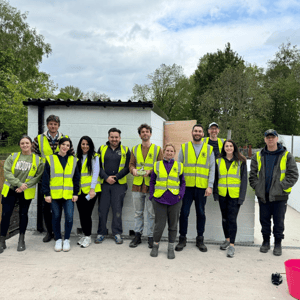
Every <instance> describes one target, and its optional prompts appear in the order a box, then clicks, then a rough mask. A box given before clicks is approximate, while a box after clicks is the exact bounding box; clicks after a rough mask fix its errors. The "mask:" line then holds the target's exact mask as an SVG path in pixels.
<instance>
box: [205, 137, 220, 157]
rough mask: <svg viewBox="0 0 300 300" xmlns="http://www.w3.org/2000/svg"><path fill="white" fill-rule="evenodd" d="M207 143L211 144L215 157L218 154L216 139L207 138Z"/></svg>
mask: <svg viewBox="0 0 300 300" xmlns="http://www.w3.org/2000/svg"><path fill="white" fill-rule="evenodd" d="M208 145H211V146H212V147H213V148H214V154H215V158H216V159H217V158H218V156H219V154H220V151H219V144H218V141H212V140H211V139H209V141H208Z"/></svg>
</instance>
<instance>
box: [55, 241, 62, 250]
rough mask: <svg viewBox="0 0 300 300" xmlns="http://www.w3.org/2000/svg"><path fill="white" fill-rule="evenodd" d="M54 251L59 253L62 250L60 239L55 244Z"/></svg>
mask: <svg viewBox="0 0 300 300" xmlns="http://www.w3.org/2000/svg"><path fill="white" fill-rule="evenodd" d="M54 250H55V251H56V252H60V251H61V250H62V239H59V240H57V241H56V242H55V246H54Z"/></svg>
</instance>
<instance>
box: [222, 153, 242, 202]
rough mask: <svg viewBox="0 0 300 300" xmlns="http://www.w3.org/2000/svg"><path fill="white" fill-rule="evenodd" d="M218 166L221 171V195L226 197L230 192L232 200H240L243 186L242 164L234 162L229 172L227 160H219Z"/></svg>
mask: <svg viewBox="0 0 300 300" xmlns="http://www.w3.org/2000/svg"><path fill="white" fill-rule="evenodd" d="M217 166H218V171H219V181H218V192H219V195H220V196H222V197H226V195H227V190H228V193H229V197H230V198H238V197H239V196H240V186H241V162H236V161H234V162H232V163H231V165H230V168H229V170H227V168H226V162H225V159H224V158H218V159H217Z"/></svg>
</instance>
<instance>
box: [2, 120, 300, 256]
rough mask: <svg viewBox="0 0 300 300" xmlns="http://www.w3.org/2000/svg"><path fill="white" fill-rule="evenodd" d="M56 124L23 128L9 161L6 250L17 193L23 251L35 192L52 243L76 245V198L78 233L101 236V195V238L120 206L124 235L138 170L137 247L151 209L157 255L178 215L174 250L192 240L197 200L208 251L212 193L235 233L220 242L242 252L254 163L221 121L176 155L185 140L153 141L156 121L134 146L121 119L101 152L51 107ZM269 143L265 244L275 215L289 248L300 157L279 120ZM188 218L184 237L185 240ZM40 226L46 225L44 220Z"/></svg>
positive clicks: (262, 203)
mask: <svg viewBox="0 0 300 300" xmlns="http://www.w3.org/2000/svg"><path fill="white" fill-rule="evenodd" d="M46 123H47V128H48V130H47V131H46V132H44V133H43V134H40V135H38V136H37V137H36V138H35V139H34V141H32V140H31V138H30V137H29V136H26V135H25V136H22V137H21V139H20V141H19V145H20V148H21V151H20V152H18V153H12V154H11V155H10V156H9V157H8V158H7V159H6V161H5V164H4V176H5V182H4V185H3V190H2V205H3V211H2V222H1V234H0V253H2V252H3V251H4V250H5V249H6V244H5V239H6V235H7V231H8V228H9V223H10V217H11V214H12V211H13V208H14V205H15V203H16V201H18V202H19V206H20V235H19V241H18V246H17V250H18V251H24V250H25V249H26V246H25V231H26V227H27V223H28V209H29V206H30V203H31V201H32V199H33V198H35V194H36V187H37V190H38V191H37V196H38V206H39V207H41V208H42V211H43V216H44V222H45V225H46V229H47V234H46V236H45V237H44V238H43V241H44V242H49V241H51V240H52V238H54V239H55V246H54V250H55V251H57V252H59V251H69V250H70V234H71V230H72V226H73V213H74V203H75V202H76V204H77V208H78V212H79V217H80V223H81V227H82V231H83V237H81V238H80V239H79V241H78V242H77V243H78V245H80V246H81V247H83V248H86V247H88V246H89V245H90V244H91V243H92V238H91V233H92V217H91V215H92V211H93V209H94V206H95V203H96V200H97V199H98V203H99V205H98V211H99V226H98V231H97V236H96V238H95V240H94V242H95V243H96V244H100V243H102V242H103V241H104V239H105V236H106V235H107V234H108V230H107V217H108V212H109V208H110V207H111V208H112V224H111V230H112V234H113V236H114V239H115V242H116V244H122V243H123V238H122V233H123V230H122V208H123V202H124V198H125V194H126V191H127V174H128V173H129V172H130V173H131V174H132V175H133V177H134V179H133V184H132V200H133V207H134V232H135V236H134V238H133V240H132V241H131V242H130V244H129V247H131V248H135V247H137V246H138V245H139V244H140V243H141V242H142V238H141V237H142V235H143V231H144V219H145V218H144V211H145V210H146V216H147V235H148V247H149V248H151V252H150V255H151V256H152V257H157V256H158V252H159V251H158V250H159V243H160V240H161V237H162V234H163V231H164V229H165V226H166V224H167V223H168V252H167V256H168V258H169V259H174V258H175V252H174V250H175V251H182V250H183V249H184V247H185V246H186V243H187V239H186V235H187V230H188V218H189V213H190V208H191V205H192V203H193V201H194V202H195V209H196V217H197V221H196V223H197V225H196V230H197V237H196V246H197V247H198V248H199V250H200V251H201V252H206V251H207V247H206V245H205V243H204V230H205V222H206V216H205V205H206V199H207V196H210V195H213V198H214V200H216V201H218V202H219V206H220V210H221V215H222V220H221V222H222V227H223V232H224V236H225V240H224V242H223V243H222V244H221V246H220V249H222V250H227V256H228V257H234V254H235V247H234V243H235V238H236V234H237V216H238V212H239V209H240V206H241V205H242V204H243V202H244V200H245V197H246V191H247V181H248V180H247V163H246V158H245V157H244V156H243V155H241V154H240V152H239V150H238V147H237V145H236V144H235V143H234V142H233V141H232V140H224V139H220V138H219V137H218V134H219V132H220V130H219V126H218V124H217V123H215V122H213V123H211V124H209V126H208V133H209V137H208V138H204V128H203V126H202V125H200V124H197V125H194V126H193V128H192V141H190V142H188V143H184V144H182V145H181V148H180V150H179V153H178V160H177V161H175V160H174V157H175V154H176V149H175V146H174V145H173V144H172V143H168V144H166V145H165V146H164V148H163V149H161V147H160V146H158V145H154V144H152V143H151V135H152V128H151V126H149V125H147V124H142V125H141V126H139V128H138V134H139V137H140V138H141V144H139V145H137V146H134V147H133V148H132V150H131V151H130V150H129V148H128V147H126V146H124V145H122V144H121V131H120V130H119V129H117V128H111V129H110V130H109V131H108V141H107V143H106V144H105V145H102V146H101V147H100V148H99V149H98V151H97V152H96V149H95V146H94V143H93V141H92V139H91V138H90V137H89V136H83V137H81V139H80V141H79V143H78V147H77V151H76V154H75V151H74V148H73V145H72V141H71V139H70V138H69V137H68V136H66V135H63V134H62V133H60V132H59V130H58V129H59V127H60V119H59V117H58V116H54V115H50V116H49V117H48V118H47V120H46ZM264 140H265V143H266V146H265V147H264V148H263V149H262V150H261V151H260V152H257V153H256V154H255V155H254V156H253V158H252V161H251V171H250V177H249V181H250V185H251V187H252V188H254V189H255V192H256V195H257V197H258V201H259V207H260V222H261V226H262V235H263V244H262V246H261V247H260V251H261V252H263V253H266V252H268V250H269V249H270V236H271V218H272V217H273V223H274V227H273V234H274V237H275V246H274V250H273V254H274V255H281V253H282V246H281V241H282V239H283V238H284V235H283V232H284V216H285V212H286V205H287V200H288V195H289V193H290V192H291V188H292V186H293V185H294V184H295V183H296V182H297V180H298V176H299V175H298V168H297V165H296V163H295V159H294V157H293V156H292V154H291V153H289V152H288V151H287V150H286V148H285V147H283V146H282V145H280V144H279V143H278V134H277V132H276V131H275V130H273V129H270V130H267V131H266V132H265V133H264ZM62 210H64V214H65V231H64V239H63V238H62V234H61V216H62ZM178 222H179V234H180V235H179V242H178V244H177V245H176V247H175V242H176V236H177V226H178ZM37 227H38V228H37V229H38V230H39V231H43V220H39V221H38V224H37Z"/></svg>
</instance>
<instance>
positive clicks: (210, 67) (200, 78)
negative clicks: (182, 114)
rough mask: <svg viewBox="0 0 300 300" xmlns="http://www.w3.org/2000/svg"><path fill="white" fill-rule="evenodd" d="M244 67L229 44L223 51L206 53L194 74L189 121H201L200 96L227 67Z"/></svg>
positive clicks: (240, 58)
mask: <svg viewBox="0 0 300 300" xmlns="http://www.w3.org/2000/svg"><path fill="white" fill-rule="evenodd" d="M240 65H244V60H243V59H242V57H240V56H239V55H238V54H237V53H236V52H234V51H233V50H232V49H231V48H230V43H227V44H226V45H225V49H224V51H221V50H218V51H217V52H216V53H207V54H205V55H204V56H203V57H202V58H201V59H200V61H199V64H198V67H197V69H196V70H195V73H194V84H195V88H194V93H193V97H192V101H191V106H192V107H193V110H191V115H190V118H191V119H197V120H198V121H199V122H202V123H203V120H202V115H203V114H202V102H201V99H202V97H201V96H202V95H203V94H204V93H205V92H206V91H207V90H208V88H209V86H210V85H211V84H212V83H213V82H214V81H216V80H217V79H218V78H219V77H220V76H221V74H222V73H223V72H224V70H225V69H227V68H228V67H238V66H240Z"/></svg>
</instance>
